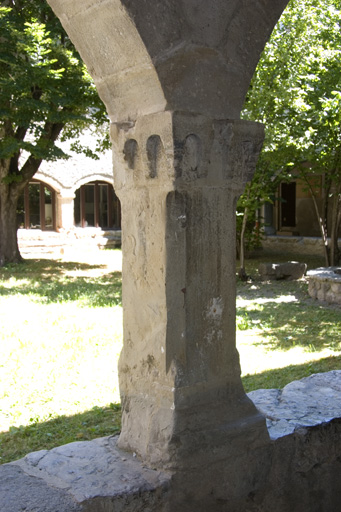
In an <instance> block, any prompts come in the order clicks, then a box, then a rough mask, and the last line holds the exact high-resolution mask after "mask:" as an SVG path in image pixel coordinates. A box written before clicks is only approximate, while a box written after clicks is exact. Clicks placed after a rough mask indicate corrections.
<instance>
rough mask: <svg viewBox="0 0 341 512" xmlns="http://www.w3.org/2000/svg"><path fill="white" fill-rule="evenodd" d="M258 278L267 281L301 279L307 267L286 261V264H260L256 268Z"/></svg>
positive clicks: (303, 264)
mask: <svg viewBox="0 0 341 512" xmlns="http://www.w3.org/2000/svg"><path fill="white" fill-rule="evenodd" d="M258 270H259V273H260V276H261V278H262V279H263V280H268V279H274V280H279V279H286V280H288V281H290V280H293V279H301V278H302V277H303V276H304V275H305V273H306V271H307V265H306V264H305V263H299V262H297V261H287V262H286V263H261V264H260V265H259V267H258Z"/></svg>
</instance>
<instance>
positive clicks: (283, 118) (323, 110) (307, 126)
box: [243, 0, 341, 262]
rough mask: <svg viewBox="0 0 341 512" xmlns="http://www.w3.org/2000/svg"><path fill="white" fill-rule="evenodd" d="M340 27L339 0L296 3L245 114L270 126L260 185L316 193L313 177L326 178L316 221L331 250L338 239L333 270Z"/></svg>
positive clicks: (263, 63)
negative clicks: (285, 180) (292, 180)
mask: <svg viewBox="0 0 341 512" xmlns="http://www.w3.org/2000/svg"><path fill="white" fill-rule="evenodd" d="M340 20H341V1H340V0H291V1H290V3H289V4H288V7H287V9H286V10H285V11H284V13H283V15H282V17H281V18H280V20H279V22H278V24H277V26H276V27H275V30H274V31H273V33H272V36H271V38H270V41H269V42H268V44H267V45H266V48H265V50H264V52H263V55H262V57H261V60H260V62H259V64H258V67H257V70H256V72H255V75H254V77H253V80H252V83H251V86H250V89H249V93H248V96H247V98H246V102H245V109H244V112H243V116H244V118H247V119H251V120H254V121H260V122H262V123H264V124H265V126H266V138H265V143H264V148H263V151H262V154H261V157H260V161H259V164H258V169H257V173H256V181H257V179H259V178H260V177H261V176H262V175H264V173H267V174H268V175H271V176H275V175H277V176H280V173H281V172H282V176H283V177H285V176H286V177H290V176H293V175H295V176H300V177H301V178H303V179H305V180H306V181H307V186H308V187H309V180H308V176H311V175H315V176H320V177H321V180H322V188H323V195H324V197H323V206H322V208H321V207H319V208H317V206H316V208H317V210H316V213H317V215H318V216H319V217H320V218H319V221H320V228H321V233H322V236H323V237H324V239H325V244H327V235H329V236H331V237H332V239H333V237H334V245H333V242H332V244H331V247H330V249H329V252H328V251H326V255H327V254H329V256H331V261H334V262H335V259H338V257H339V256H338V250H337V243H336V247H335V237H336V239H337V232H338V230H339V226H340V221H341V213H340V211H341V165H340V164H341V138H340V135H341V123H340V121H341V108H340V107H341V73H340V62H341V58H340V57H341V44H340V43H341V30H340ZM269 170H270V171H271V172H270V174H269ZM311 193H312V195H313V194H314V190H313V189H311ZM313 199H316V197H315V198H314V197H313ZM328 230H329V232H328ZM328 261H329V260H327V262H328Z"/></svg>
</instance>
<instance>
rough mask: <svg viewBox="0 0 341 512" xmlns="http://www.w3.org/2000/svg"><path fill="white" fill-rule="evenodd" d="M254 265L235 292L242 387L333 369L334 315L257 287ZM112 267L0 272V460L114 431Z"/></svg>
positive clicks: (336, 360)
mask: <svg viewBox="0 0 341 512" xmlns="http://www.w3.org/2000/svg"><path fill="white" fill-rule="evenodd" d="M77 260H78V261H77ZM258 263H259V260H252V261H250V262H249V263H248V266H249V268H247V271H248V273H251V274H252V275H253V278H254V279H253V280H252V281H250V282H248V283H242V282H238V286H237V327H238V331H237V346H238V349H239V352H240V357H241V367H242V379H243V383H244V387H245V389H246V390H247V391H249V390H252V389H257V388H261V387H266V388H273V387H277V388H280V387H283V386H284V385H285V384H287V383H288V382H290V381H292V380H295V379H299V378H302V377H304V376H307V375H310V374H312V373H316V372H320V371H328V370H330V369H340V368H341V347H340V341H341V312H340V308H337V307H333V306H325V305H321V304H320V303H317V302H315V301H313V300H312V299H310V298H309V296H308V294H307V283H306V282H305V281H299V282H284V281H279V282H275V283H274V282H272V283H262V282H261V281H260V280H259V278H258V274H257V270H256V268H257V265H258ZM120 269H121V252H120V251H118V250H115V251H114V250H109V251H98V252H96V253H93V254H84V255H83V259H82V260H80V257H79V255H77V257H76V259H75V260H74V261H72V258H70V257H69V261H63V260H58V261H57V260H53V259H51V260H47V259H46V260H33V259H31V260H26V261H25V262H24V263H23V264H20V265H16V266H8V267H6V268H3V269H0V457H1V459H0V462H2V463H3V462H8V461H11V460H15V459H17V458H20V457H22V456H23V455H25V454H26V453H28V452H30V451H34V450H39V449H46V448H47V449H48V448H52V447H54V446H57V445H60V444H65V443H68V442H72V441H75V440H86V439H92V438H94V437H100V436H104V435H109V434H116V433H118V432H119V429H120V406H119V392H118V375H117V360H118V357H119V353H120V350H121V346H122V309H121V271H120Z"/></svg>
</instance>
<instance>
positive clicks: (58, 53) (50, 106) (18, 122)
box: [0, 1, 106, 172]
mask: <svg viewBox="0 0 341 512" xmlns="http://www.w3.org/2000/svg"><path fill="white" fill-rule="evenodd" d="M0 33H1V38H0V113H1V123H0V131H1V132H2V135H3V136H2V140H1V143H0V158H4V159H7V158H11V157H15V156H16V155H17V154H18V152H21V151H23V150H25V151H26V152H27V153H29V154H30V155H33V156H34V157H35V158H37V159H48V160H51V159H55V158H60V157H62V156H65V155H63V153H62V152H61V150H60V149H59V148H58V147H57V145H56V144H55V134H54V131H53V128H55V129H57V128H59V127H60V125H61V126H62V128H63V127H67V129H68V135H69V136H75V135H77V134H79V132H80V131H81V130H82V129H83V128H84V127H86V126H88V125H90V124H92V123H94V122H96V124H99V123H103V122H104V121H105V120H106V117H105V113H104V108H103V105H102V104H101V102H100V100H99V98H98V95H97V92H96V89H95V86H94V84H93V82H92V79H91V77H90V76H89V74H88V72H87V70H86V68H85V66H84V64H83V62H82V61H81V59H80V57H79V55H78V53H77V52H76V50H75V49H74V47H73V45H72V43H71V41H70V40H69V38H68V37H67V35H66V33H65V32H64V30H63V28H62V26H61V25H60V22H59V20H58V19H57V18H56V17H55V16H54V14H53V13H52V11H51V9H50V7H49V6H48V4H47V3H46V2H39V3H37V4H35V5H34V9H33V7H32V2H29V1H23V2H20V4H18V3H17V2H16V3H15V4H13V6H12V7H11V8H8V7H0ZM58 135H59V132H58ZM58 135H57V136H58ZM16 172H20V169H18V168H17V169H16Z"/></svg>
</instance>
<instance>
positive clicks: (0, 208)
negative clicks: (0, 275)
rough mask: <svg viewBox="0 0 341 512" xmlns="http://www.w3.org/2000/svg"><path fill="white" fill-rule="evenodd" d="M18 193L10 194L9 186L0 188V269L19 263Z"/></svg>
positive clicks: (20, 258) (20, 259)
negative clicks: (9, 264)
mask: <svg viewBox="0 0 341 512" xmlns="http://www.w3.org/2000/svg"><path fill="white" fill-rule="evenodd" d="M17 203H18V193H11V187H10V186H4V185H1V187H0V267H3V266H4V265H6V264H7V263H20V262H21V261H22V260H23V258H22V257H21V254H20V252H19V247H18V236H17V230H18V227H17Z"/></svg>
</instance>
